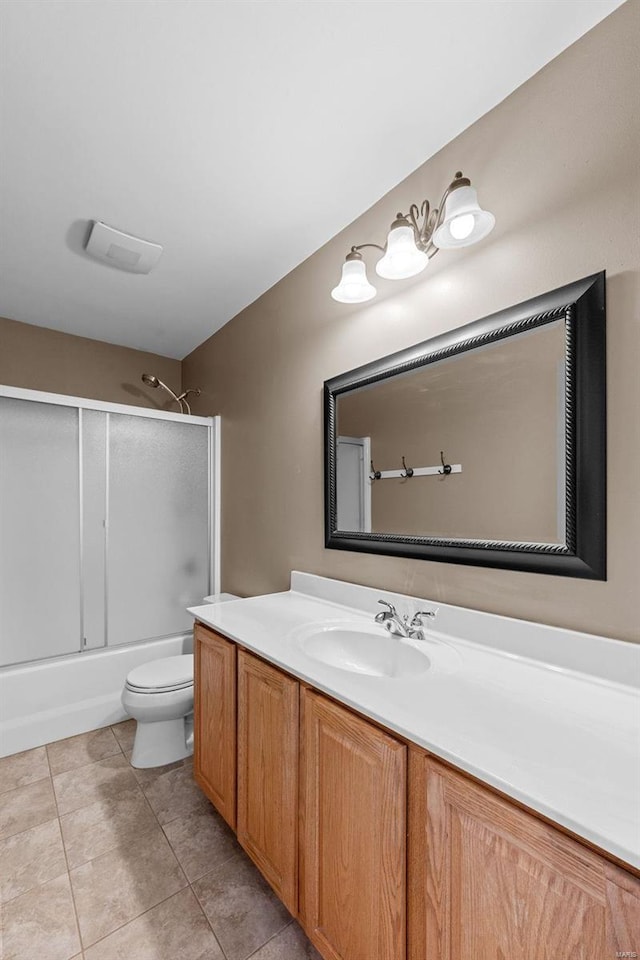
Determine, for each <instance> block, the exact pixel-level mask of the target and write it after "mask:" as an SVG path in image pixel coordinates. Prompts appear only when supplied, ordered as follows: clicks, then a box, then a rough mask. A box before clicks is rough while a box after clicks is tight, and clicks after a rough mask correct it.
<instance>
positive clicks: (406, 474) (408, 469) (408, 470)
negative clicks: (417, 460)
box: [400, 457, 451, 479]
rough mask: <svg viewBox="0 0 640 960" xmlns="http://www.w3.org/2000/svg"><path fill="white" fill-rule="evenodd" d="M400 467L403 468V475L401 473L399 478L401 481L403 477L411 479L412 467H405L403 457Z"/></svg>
mask: <svg viewBox="0 0 640 960" xmlns="http://www.w3.org/2000/svg"><path fill="white" fill-rule="evenodd" d="M402 466H403V467H404V473H401V474H400V476H401V477H402V478H403V479H404V478H405V477H412V476H413V468H412V467H408V466H407V465H406V463H405V461H404V457H403V458H402ZM449 472H451V467H449Z"/></svg>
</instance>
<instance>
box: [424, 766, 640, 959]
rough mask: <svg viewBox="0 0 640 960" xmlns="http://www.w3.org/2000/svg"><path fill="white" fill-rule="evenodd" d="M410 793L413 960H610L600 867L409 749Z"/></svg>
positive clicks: (625, 909) (623, 907)
mask: <svg viewBox="0 0 640 960" xmlns="http://www.w3.org/2000/svg"><path fill="white" fill-rule="evenodd" d="M409 791H410V794H409V796H410V828H409V848H410V860H409V862H410V868H409V882H408V885H409V890H410V901H409V943H410V960H424V958H425V956H427V957H429V958H432V957H433V958H434V960H462V958H465V957H468V956H474V957H475V956H481V957H483V960H506V958H515V960H602V958H603V957H605V956H608V955H611V956H615V950H614V952H613V953H610V951H609V952H607V946H606V939H607V932H606V931H607V925H608V924H610V920H609V919H608V918H609V917H610V914H611V911H610V906H609V904H610V903H611V902H612V901H613V899H614V897H615V896H616V895H617V896H618V897H619V901H620V915H621V917H624V918H625V919H626V920H627V921H628V919H629V916H630V912H629V903H628V901H624V897H625V896H626V897H629V896H630V894H629V893H628V892H626V893H625V892H624V891H620V888H619V887H616V888H615V889H616V891H618V893H617V894H616V892H615V891H614V890H613V889H611V890H610V891H609V892H608V891H607V889H606V866H607V865H606V862H605V861H604V860H603V858H601V857H600V856H599V855H598V854H596V853H594V852H592V851H591V850H589V849H587V848H586V847H584V846H582V844H580V843H577V842H576V841H574V840H572V839H571V838H570V837H567V836H566V835H565V834H563V833H562V832H560V831H559V830H556V829H555V828H554V827H552V826H550V825H549V824H546V823H543V822H542V821H540V820H538V819H537V818H536V817H534V816H532V815H531V814H529V813H527V812H526V811H523V810H520V809H519V808H517V807H516V806H514V805H513V804H511V803H509V802H508V801H507V800H505V799H503V798H502V797H499V796H497V795H496V794H494V793H493V792H492V791H491V790H489V789H487V788H484V787H482V786H480V785H479V784H476V783H474V782H473V781H471V780H469V779H467V778H466V777H465V776H464V775H462V774H458V773H456V772H455V771H453V770H451V769H449V768H448V767H446V766H444V765H442V764H440V763H439V762H438V761H436V760H434V759H432V758H430V757H427V756H426V755H425V754H424V752H422V751H420V750H419V749H413V748H412V749H411V751H410V775H409ZM625 876H626V875H625ZM629 879H630V880H631V881H632V878H629ZM632 882H633V883H635V881H632ZM621 928H622V920H621V919H619V920H616V921H615V929H616V931H617V932H618V933H619V935H620V936H621V937H622V938H623V939H624V941H625V943H626V942H627V940H628V938H629V933H628V931H625V930H624V929H621ZM608 936H609V941H610V942H611V943H613V942H616V941H615V940H614V935H613V933H610V934H609V935H608ZM615 949H617V950H620V949H625V950H633V949H637V947H633V946H631V947H630V946H628V945H627V946H625V947H622V946H616V948H615Z"/></svg>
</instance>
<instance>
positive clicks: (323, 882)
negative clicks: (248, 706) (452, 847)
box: [300, 690, 406, 960]
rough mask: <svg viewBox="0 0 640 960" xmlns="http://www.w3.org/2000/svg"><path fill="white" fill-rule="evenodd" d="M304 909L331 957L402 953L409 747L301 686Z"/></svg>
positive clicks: (389, 957)
mask: <svg viewBox="0 0 640 960" xmlns="http://www.w3.org/2000/svg"><path fill="white" fill-rule="evenodd" d="M302 702H303V728H302V729H303V734H302V737H303V751H302V759H301V779H302V787H303V790H302V810H301V832H300V845H301V860H300V870H301V890H300V893H301V913H302V920H303V924H304V926H305V928H306V931H307V933H308V935H309V937H310V939H311V940H312V941H313V942H314V943H315V945H316V946H317V947H318V949H319V950H320V952H321V953H322V955H323V956H324V957H326V958H328V960H365V958H366V960H403V958H404V957H405V952H406V943H405V937H406V930H405V898H406V876H405V868H406V856H405V851H406V822H405V821H406V748H405V747H404V745H403V744H401V743H399V742H398V741H397V740H395V739H394V738H393V737H390V736H388V735H387V734H386V733H384V732H383V731H381V730H379V729H378V728H377V727H375V726H373V725H372V724H370V723H367V722H366V721H365V720H362V719H361V718H359V717H356V716H354V715H353V714H352V713H351V712H350V711H349V710H346V709H344V708H342V707H340V706H338V705H336V704H334V703H332V702H331V701H329V700H327V699H325V698H324V697H322V696H319V695H318V694H316V693H313V692H312V691H310V690H305V691H304V693H303V701H302Z"/></svg>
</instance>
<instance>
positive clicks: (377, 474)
mask: <svg viewBox="0 0 640 960" xmlns="http://www.w3.org/2000/svg"><path fill="white" fill-rule="evenodd" d="M380 479H382V474H381V473H380V471H379V470H376V469H375V468H374V466H373V460H372V461H371V473H370V474H369V480H380Z"/></svg>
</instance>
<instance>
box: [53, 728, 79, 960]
mask: <svg viewBox="0 0 640 960" xmlns="http://www.w3.org/2000/svg"><path fill="white" fill-rule="evenodd" d="M46 746H48V745H46ZM46 746H45V751H46V755H47V766H48V767H49V777H50V778H51V790H52V792H53V802H54V803H55V806H56V814H57V818H58V830H59V831H60V842H61V843H62V853H63V855H64V862H65V864H66V865H67V880H68V882H69V890H70V892H71V905H72V906H73V915H74V917H75V921H76V933H77V934H78V943H79V944H80V954H81V956H83V957H84V944H83V942H82V933H81V932H80V917H79V916H78V908H77V906H76V897H75V894H74V892H73V883H72V881H71V870H70V869H69V858H68V857H67V847H66V844H65V842H64V834H63V832H62V823H61V821H60V808H59V807H58V797H57V795H56V788H55V784H54V782H53V774H52V772H51V761H50V759H49V751H48V750H47V749H46ZM71 956H72V957H73V956H77V954H73V953H72V954H71Z"/></svg>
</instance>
